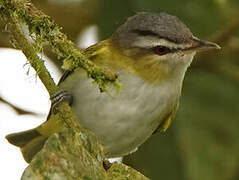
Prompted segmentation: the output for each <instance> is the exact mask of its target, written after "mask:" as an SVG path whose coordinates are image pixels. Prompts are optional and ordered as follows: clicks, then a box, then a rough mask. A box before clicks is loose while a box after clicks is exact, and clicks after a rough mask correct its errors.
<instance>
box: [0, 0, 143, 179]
mask: <svg viewBox="0 0 239 180" xmlns="http://www.w3.org/2000/svg"><path fill="white" fill-rule="evenodd" d="M0 17H1V19H2V20H3V22H4V23H5V24H6V25H7V29H8V30H9V31H10V33H11V34H12V36H13V41H14V45H15V46H17V47H18V48H19V49H21V50H22V51H23V53H24V54H25V56H26V57H27V59H28V61H29V63H30V64H31V66H32V67H33V68H34V69H35V70H36V73H37V75H38V76H39V78H40V79H41V81H42V82H43V84H44V85H45V87H46V89H47V90H48V92H49V94H50V96H51V97H52V96H53V95H54V94H55V93H56V92H58V91H59V90H60V89H59V87H58V86H56V84H55V83H54V81H53V80H52V78H51V76H50V74H49V72H48V71H47V69H46V67H45V66H44V62H43V61H42V60H41V59H40V58H39V56H38V55H37V52H39V51H41V50H42V46H43V45H44V44H49V45H51V47H52V49H53V50H54V52H55V53H56V54H57V55H58V56H60V57H63V58H65V59H67V61H66V64H67V66H66V67H67V69H74V68H77V67H82V68H84V69H85V70H86V71H87V72H88V74H89V76H90V77H92V78H93V79H94V80H95V81H96V82H97V83H98V85H99V87H100V89H101V90H104V88H105V85H106V84H107V83H113V81H115V80H116V78H117V77H116V75H115V74H114V73H112V72H111V71H110V70H104V69H103V70H102V69H100V68H99V67H97V66H95V65H94V64H93V63H92V62H90V61H88V60H87V59H86V58H85V57H84V56H83V55H82V54H81V52H80V51H79V50H78V49H77V48H76V47H75V45H74V44H73V43H72V42H71V41H69V40H68V39H67V37H66V36H65V35H64V34H63V33H61V32H60V28H59V27H58V26H57V25H56V24H55V23H54V22H53V21H52V20H51V19H50V17H48V16H46V15H44V14H43V13H42V12H41V11H39V10H37V9H36V8H35V7H34V6H33V5H32V4H30V3H29V2H27V1H25V0H22V1H21V0H0ZM20 20H22V21H23V22H24V23H26V24H27V25H28V27H29V32H30V34H31V35H32V38H35V39H34V42H35V44H33V43H31V42H29V40H28V39H27V38H26V36H25V34H24V32H23V29H22V25H21V23H20ZM50 118H51V119H53V118H54V119H55V120H57V121H59V123H60V124H61V123H62V122H63V121H65V122H66V124H67V125H68V126H69V127H70V128H63V126H62V128H59V129H58V131H56V133H54V134H53V135H52V136H50V137H49V139H48V140H47V141H46V143H45V145H44V147H43V149H42V150H41V151H40V152H39V153H37V154H36V156H35V157H34V158H33V160H32V161H31V163H30V165H29V166H28V167H27V168H26V169H25V171H24V174H23V176H22V179H23V180H30V179H57V180H61V179H69V180H70V179H72V180H75V179H105V180H113V179H114V180H118V179H119V180H121V179H135V180H136V179H137V180H147V178H146V177H144V176H143V175H142V174H140V173H139V172H137V171H135V170H134V169H132V168H130V167H128V166H125V165H123V164H113V165H112V166H111V167H110V169H109V170H108V171H105V169H104V168H103V163H102V162H103V160H104V153H103V149H102V146H101V145H100V143H99V142H98V140H97V138H96V137H95V136H94V134H92V133H91V132H89V131H87V130H84V129H83V128H81V127H80V125H79V123H78V121H77V119H76V117H75V116H74V115H73V113H72V110H71V108H70V107H69V105H68V104H67V103H66V102H62V103H61V104H59V106H58V113H57V114H55V115H51V117H50ZM49 122H50V121H49ZM60 127H61V126H60ZM43 128H44V125H43Z"/></svg>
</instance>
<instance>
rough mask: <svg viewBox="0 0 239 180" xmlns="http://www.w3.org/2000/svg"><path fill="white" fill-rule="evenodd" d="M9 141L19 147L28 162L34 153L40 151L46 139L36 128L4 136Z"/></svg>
mask: <svg viewBox="0 0 239 180" xmlns="http://www.w3.org/2000/svg"><path fill="white" fill-rule="evenodd" d="M6 139H7V140H8V142H9V143H11V144H13V145H15V146H18V147H20V149H21V151H22V154H23V157H24V159H25V161H26V162H28V163H29V162H30V161H31V160H32V158H33V157H34V155H35V154H36V153H37V152H38V151H40V150H41V149H42V147H43V145H44V143H45V141H46V140H47V137H45V136H43V135H41V134H40V133H39V132H38V131H37V129H36V128H35V129H30V130H27V131H23V132H18V133H13V134H9V135H7V136H6Z"/></svg>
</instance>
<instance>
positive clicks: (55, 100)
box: [51, 90, 73, 114]
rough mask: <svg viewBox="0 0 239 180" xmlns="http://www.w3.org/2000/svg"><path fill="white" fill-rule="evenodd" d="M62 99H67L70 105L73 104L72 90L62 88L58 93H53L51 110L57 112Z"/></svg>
mask: <svg viewBox="0 0 239 180" xmlns="http://www.w3.org/2000/svg"><path fill="white" fill-rule="evenodd" d="M62 101H67V102H68V103H69V105H70V106H71V105H72V103H73V96H72V94H71V93H70V92H68V91H64V90H61V91H59V92H57V93H56V94H54V95H53V97H52V98H51V103H52V106H51V112H53V113H54V114H56V113H57V109H56V107H57V105H59V104H60V103H61V102H62Z"/></svg>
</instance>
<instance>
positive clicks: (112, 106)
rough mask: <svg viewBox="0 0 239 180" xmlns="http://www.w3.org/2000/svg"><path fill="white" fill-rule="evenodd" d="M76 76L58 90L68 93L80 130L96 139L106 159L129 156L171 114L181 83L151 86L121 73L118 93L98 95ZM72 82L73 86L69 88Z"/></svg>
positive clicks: (88, 80)
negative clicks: (92, 133) (120, 87)
mask: <svg viewBox="0 0 239 180" xmlns="http://www.w3.org/2000/svg"><path fill="white" fill-rule="evenodd" d="M79 73H81V72H79ZM76 75H77V73H74V74H73V75H71V76H70V77H68V78H67V80H66V81H65V82H64V83H62V84H61V86H63V88H64V89H66V90H68V91H70V92H72V94H73V97H74V101H73V106H72V108H73V111H74V113H75V115H76V116H77V117H78V119H79V121H80V124H81V125H82V126H83V127H85V128H87V129H89V130H91V131H93V132H94V133H95V134H96V135H97V136H98V137H99V139H100V140H101V142H102V144H103V145H104V149H105V153H106V155H107V156H108V157H119V156H123V155H126V154H129V153H130V152H132V151H134V149H136V148H137V147H138V146H140V145H141V144H142V143H143V142H144V141H145V140H146V139H147V138H148V137H149V136H150V135H151V134H152V133H153V131H154V130H155V129H156V128H157V126H158V125H159V124H160V123H161V122H162V121H163V117H165V115H166V114H167V113H169V112H170V111H171V110H172V108H173V106H174V105H175V103H176V101H177V99H178V96H179V93H180V87H181V82H177V83H176V84H175V83H172V82H169V83H162V84H160V85H157V86H155V85H152V84H149V83H146V82H145V81H144V80H142V79H141V78H138V77H136V76H134V75H132V74H128V73H127V74H126V73H125V72H121V73H120V75H119V78H120V80H121V83H122V84H123V86H122V89H121V91H120V92H119V93H111V94H109V93H100V92H99V89H98V87H97V86H96V85H93V83H92V80H91V79H89V78H87V77H86V76H85V75H84V74H83V73H82V75H80V76H78V77H79V78H77V79H76V78H75V77H73V76H76ZM126 75H127V77H126ZM72 79H74V81H75V82H74V83H72V82H71V85H69V84H68V83H69V81H72ZM112 94H113V95H112Z"/></svg>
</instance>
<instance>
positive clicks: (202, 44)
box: [190, 37, 221, 51]
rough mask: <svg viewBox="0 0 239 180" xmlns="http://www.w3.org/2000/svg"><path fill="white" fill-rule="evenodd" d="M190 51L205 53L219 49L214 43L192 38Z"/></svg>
mask: <svg viewBox="0 0 239 180" xmlns="http://www.w3.org/2000/svg"><path fill="white" fill-rule="evenodd" d="M190 49H191V50H194V51H205V50H210V49H221V47H220V46H219V45H218V44H216V43H213V42H209V41H203V40H201V39H198V38H196V37H193V39H192V46H191V48H190Z"/></svg>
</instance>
